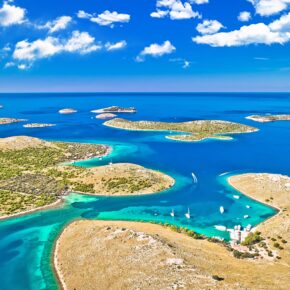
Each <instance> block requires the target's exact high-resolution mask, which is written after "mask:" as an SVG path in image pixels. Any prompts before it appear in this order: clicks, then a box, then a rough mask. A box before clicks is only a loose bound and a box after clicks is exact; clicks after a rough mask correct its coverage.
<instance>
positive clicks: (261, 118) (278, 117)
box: [246, 114, 290, 123]
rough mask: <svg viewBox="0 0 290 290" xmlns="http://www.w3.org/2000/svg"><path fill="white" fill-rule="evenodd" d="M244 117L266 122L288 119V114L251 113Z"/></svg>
mask: <svg viewBox="0 0 290 290" xmlns="http://www.w3.org/2000/svg"><path fill="white" fill-rule="evenodd" d="M246 119H249V120H252V121H255V122H260V123H268V122H274V121H290V115H286V114H285V115H252V116H248V117H246Z"/></svg>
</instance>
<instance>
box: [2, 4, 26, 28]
mask: <svg viewBox="0 0 290 290" xmlns="http://www.w3.org/2000/svg"><path fill="white" fill-rule="evenodd" d="M25 14H26V10H25V9H24V8H21V7H17V6H15V5H12V4H9V1H5V2H4V3H3V6H2V7H1V8H0V26H5V27H7V26H11V25H15V24H21V23H23V22H24V21H25Z"/></svg>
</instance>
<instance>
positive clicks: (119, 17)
mask: <svg viewBox="0 0 290 290" xmlns="http://www.w3.org/2000/svg"><path fill="white" fill-rule="evenodd" d="M77 16H78V17H79V18H82V19H89V20H90V21H91V22H95V23H98V24H99V25H102V26H113V25H114V24H115V23H126V22H129V21H130V19H131V16H130V15H129V14H122V13H118V12H116V11H113V12H110V11H109V10H106V11H104V12H103V13H101V14H98V15H95V14H89V13H87V12H85V11H83V10H80V11H78V13H77Z"/></svg>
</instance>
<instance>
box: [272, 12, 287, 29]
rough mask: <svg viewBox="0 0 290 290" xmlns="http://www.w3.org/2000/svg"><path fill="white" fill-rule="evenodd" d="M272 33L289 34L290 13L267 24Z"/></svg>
mask: <svg viewBox="0 0 290 290" xmlns="http://www.w3.org/2000/svg"><path fill="white" fill-rule="evenodd" d="M269 27H270V29H271V30H272V31H280V32H286V33H287V32H288V33H290V12H289V13H288V14H286V15H283V16H281V17H280V19H278V20H275V21H273V22H272V23H270V24H269Z"/></svg>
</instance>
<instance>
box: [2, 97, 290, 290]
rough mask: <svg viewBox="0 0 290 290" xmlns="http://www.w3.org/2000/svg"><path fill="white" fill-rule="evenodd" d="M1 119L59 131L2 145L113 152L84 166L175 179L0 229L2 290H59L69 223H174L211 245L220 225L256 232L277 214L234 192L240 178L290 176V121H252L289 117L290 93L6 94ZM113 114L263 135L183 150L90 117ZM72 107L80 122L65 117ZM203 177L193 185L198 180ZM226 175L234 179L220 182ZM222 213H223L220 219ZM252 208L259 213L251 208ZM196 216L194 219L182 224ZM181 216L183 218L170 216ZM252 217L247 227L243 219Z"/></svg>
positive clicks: (15, 128)
mask: <svg viewBox="0 0 290 290" xmlns="http://www.w3.org/2000/svg"><path fill="white" fill-rule="evenodd" d="M0 104H2V105H4V109H1V110H0V116H1V117H16V118H25V119H29V121H30V122H46V123H55V124H57V126H55V127H51V128H34V129H27V128H26V129H25V128H23V127H22V124H21V123H19V124H11V125H5V126H0V136H1V137H6V136H12V135H31V136H35V137H40V138H45V139H48V140H63V141H77V142H90V143H103V144H109V145H111V146H112V147H113V152H112V153H111V154H110V155H109V156H107V157H105V158H103V159H102V160H97V159H94V160H89V161H85V162H80V163H79V164H78V165H80V166H88V167H90V166H98V165H103V164H108V163H109V162H110V161H112V162H115V163H116V162H133V163H137V164H140V165H143V166H146V167H149V168H153V169H157V170H161V171H163V172H165V173H167V174H170V175H171V176H173V177H174V178H175V179H176V184H175V186H174V187H173V188H172V189H170V190H167V191H165V192H163V193H160V194H155V195H146V196H137V197H92V196H83V195H78V194H72V195H70V196H68V197H67V198H66V202H65V204H64V205H63V206H61V207H60V208H57V209H51V210H46V211H43V212H37V213H33V214H30V215H27V216H22V217H18V218H14V219H10V220H6V221H2V222H0V237H1V239H0V273H1V276H0V285H1V287H0V288H1V289H5V290H6V289H37V290H38V289H57V284H56V280H55V278H54V275H53V271H52V268H51V252H52V248H53V243H54V241H55V239H56V237H57V235H58V234H59V233H60V231H61V230H62V228H63V227H64V225H65V224H67V223H69V222H70V221H72V220H74V219H78V218H89V219H108V220H138V221H154V222H168V223H171V224H176V225H179V226H184V227H187V228H190V229H193V230H195V231H197V232H199V233H203V234H206V235H208V236H221V237H224V238H228V236H227V234H226V233H224V232H220V231H217V230H216V229H215V228H214V226H215V225H225V226H227V227H232V226H234V225H236V224H241V225H244V226H246V225H248V224H252V225H256V224H258V223H260V222H262V221H263V220H265V219H267V218H269V217H271V216H272V215H273V214H275V210H274V209H272V208H270V207H267V206H265V205H263V204H260V203H257V202H255V201H253V200H251V199H249V198H247V197H246V196H243V195H241V198H240V199H238V200H237V199H234V198H233V195H234V194H237V192H236V191H235V190H233V189H232V188H231V187H230V186H228V184H227V183H226V178H227V177H228V175H231V174H237V173H240V172H271V173H281V174H288V175H289V174H290V162H289V153H290V152H289V148H290V147H289V145H290V137H289V132H290V131H289V129H290V122H276V123H268V124H260V123H256V122H253V121H250V120H246V119H245V117H246V116H248V115H251V114H265V113H273V114H274V113H288V114H289V113H290V95H289V94H264V95H263V94H225V95H224V94H204V95H201V94H193V95H182V94H161V95H154V94H150V95H146V94H129V95H126V94H121V95H109V94H106V95H98V94H95V95H94V94H53V95H50V94H25V95H17V94H16V95H15V94H11V95H4V94H2V95H0ZM110 105H119V106H135V107H136V108H137V110H138V113H136V114H132V115H131V114H124V115H122V117H126V118H130V119H132V120H141V119H147V120H159V121H187V120H194V119H221V120H229V121H236V122H242V123H244V124H248V125H252V126H256V127H258V128H259V129H260V131H258V132H255V133H250V134H240V135H234V140H233V141H214V140H209V141H203V142H198V143H182V142H176V141H171V140H168V139H165V138H164V135H165V133H164V132H163V133H161V132H159V133H156V132H155V133H154V132H131V131H130V132H128V131H122V130H118V129H113V128H108V127H105V126H103V125H102V121H101V120H97V119H95V118H94V116H95V114H92V113H90V111H91V110H93V109H98V108H102V107H105V106H110ZM66 107H73V108H76V109H77V110H78V113H77V114H72V115H60V114H58V113H57V111H58V110H59V109H62V108H66ZM192 172H194V173H195V174H196V175H197V178H198V183H197V184H193V180H192V177H191V173H192ZM225 172H228V173H229V174H228V175H227V174H225V175H222V174H223V173H225ZM221 205H222V206H224V208H225V213H224V214H223V215H221V214H220V212H219V207H220V206H221ZM246 205H250V206H251V208H250V209H247V208H246ZM188 208H189V209H190V211H191V215H192V218H191V219H190V220H187V219H186V218H185V216H184V214H185V212H186V211H187V209H188ZM172 209H174V211H175V214H176V216H175V218H172V217H171V216H170V212H171V210H172ZM245 214H247V215H249V216H250V218H249V219H247V220H245V219H243V216H244V215H245Z"/></svg>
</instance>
